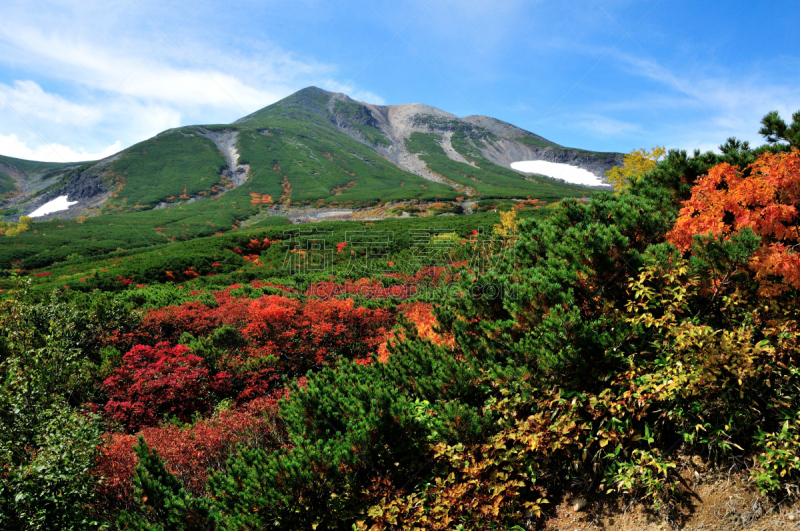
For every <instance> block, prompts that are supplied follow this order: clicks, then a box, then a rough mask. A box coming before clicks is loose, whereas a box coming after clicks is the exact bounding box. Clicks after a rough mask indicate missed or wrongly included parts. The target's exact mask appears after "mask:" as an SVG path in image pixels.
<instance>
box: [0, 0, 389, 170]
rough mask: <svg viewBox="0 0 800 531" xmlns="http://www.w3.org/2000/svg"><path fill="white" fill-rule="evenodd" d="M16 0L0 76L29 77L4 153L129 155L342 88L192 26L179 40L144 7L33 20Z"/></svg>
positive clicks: (289, 56) (1, 33) (255, 46)
mask: <svg viewBox="0 0 800 531" xmlns="http://www.w3.org/2000/svg"><path fill="white" fill-rule="evenodd" d="M9 1H10V4H9V5H7V6H5V7H0V17H2V18H3V19H4V23H3V24H2V25H1V26H0V69H2V67H3V65H5V66H7V67H10V68H13V69H14V70H13V71H14V72H21V73H22V75H20V74H19V73H17V74H14V75H15V78H14V79H13V80H9V82H8V83H7V84H2V83H0V96H2V97H3V99H4V100H5V102H4V101H2V100H0V135H5V137H4V138H5V141H4V143H3V144H2V145H0V153H4V154H9V155H10V154H13V155H14V156H22V155H23V154H27V156H31V155H36V156H37V157H40V156H41V154H42V153H50V152H51V151H52V148H45V147H43V146H45V145H56V144H61V143H63V144H64V146H61V147H60V148H59V149H58V150H56V152H57V153H63V154H64V156H67V157H73V156H82V155H81V154H84V153H85V154H86V156H90V155H91V156H95V155H96V154H98V153H105V151H106V149H107V148H106V146H107V143H108V141H109V138H112V139H114V142H115V143H114V145H117V144H119V145H122V146H127V145H130V144H132V143H135V142H137V141H140V140H143V139H145V138H147V137H149V136H152V135H154V134H156V133H158V132H160V131H162V130H163V129H165V128H169V127H176V126H179V125H181V124H186V123H209V122H212V123H227V122H231V121H233V120H236V119H237V118H240V117H241V116H244V115H246V114H249V113H251V112H253V111H255V110H257V109H259V108H261V107H264V106H266V105H269V104H271V103H274V102H275V101H277V100H278V99H280V98H282V97H285V96H287V95H289V94H290V93H292V92H294V91H295V90H298V89H299V88H302V87H304V86H307V85H310V84H319V85H323V86H326V87H327V88H330V89H334V90H336V89H338V88H339V87H340V85H339V84H338V83H337V82H336V81H335V80H333V77H332V76H333V74H335V72H336V67H335V66H333V65H329V64H322V63H319V62H317V61H315V60H314V59H312V58H307V57H300V56H297V55H296V54H294V53H292V52H290V51H287V50H284V49H282V48H281V47H279V46H277V45H275V44H273V43H269V42H264V41H261V42H254V43H252V44H251V46H250V48H249V49H248V50H247V51H246V53H243V52H241V51H239V50H237V49H234V48H233V47H232V46H226V45H225V39H224V37H225V34H224V32H222V31H220V32H214V33H208V32H207V31H188V30H189V29H190V28H189V26H190V24H191V22H192V21H191V20H189V21H187V22H186V23H185V24H186V26H187V28H186V29H187V31H185V32H181V31H180V30H179V31H176V32H175V35H172V36H168V35H167V33H166V32H165V31H169V30H171V29H172V28H173V27H174V26H173V25H172V24H168V23H163V24H162V23H156V22H155V19H153V18H151V17H150V15H149V14H148V13H147V12H146V11H144V10H143V9H138V8H136V7H135V4H132V6H133V9H127V10H125V9H122V8H120V6H108V8H106V6H105V4H103V8H102V9H101V8H100V6H99V5H95V7H96V8H97V11H95V12H92V13H91V15H90V16H86V15H87V13H75V11H76V10H75V9H69V8H74V5H68V4H69V3H68V2H59V1H55V0H51V1H50V2H45V5H44V6H42V16H41V17H38V16H37V17H34V15H37V14H36V13H33V12H32V10H30V7H29V6H27V9H22V7H25V6H22V5H21V3H20V2H18V1H15V0H9ZM89 1H90V5H91V4H92V3H93V2H94V0H89ZM141 4H142V5H143V6H145V9H148V10H150V9H154V8H153V7H152V6H150V5H147V4H146V3H145V2H144V1H142V2H141ZM191 5H192V4H188V3H187V4H185V7H187V8H186V9H185V12H189V7H188V6H191ZM194 5H197V3H196V2H195V3H194ZM128 7H131V6H128ZM182 15H183V16H185V15H184V14H183V13H181V12H180V11H178V12H177V13H176V16H173V17H172V19H174V20H176V21H180V20H181V16H182ZM87 24H90V25H91V26H92V28H91V29H88V28H82V26H86V25H87ZM173 24H175V23H173ZM64 28H70V31H67V30H65V29H64ZM133 28H135V29H136V31H131V30H132V29H133ZM76 29H77V31H76ZM192 29H194V28H192ZM34 79H35V80H37V81H39V80H45V81H46V82H47V85H46V87H47V88H43V86H44V85H43V84H42V82H41V81H39V82H36V81H33V80H34ZM351 92H352V93H354V94H355V95H356V96H357V97H363V98H364V99H366V100H368V101H377V102H382V101H383V100H382V98H380V97H379V96H377V95H375V94H373V93H371V92H369V91H362V90H358V89H357V90H355V91H351ZM22 132H25V135H22ZM20 135H22V136H20ZM23 136H24V138H23ZM79 146H86V149H83V148H81V147H79ZM10 149H13V150H14V151H13V153H11V152H9V151H8V150H10Z"/></svg>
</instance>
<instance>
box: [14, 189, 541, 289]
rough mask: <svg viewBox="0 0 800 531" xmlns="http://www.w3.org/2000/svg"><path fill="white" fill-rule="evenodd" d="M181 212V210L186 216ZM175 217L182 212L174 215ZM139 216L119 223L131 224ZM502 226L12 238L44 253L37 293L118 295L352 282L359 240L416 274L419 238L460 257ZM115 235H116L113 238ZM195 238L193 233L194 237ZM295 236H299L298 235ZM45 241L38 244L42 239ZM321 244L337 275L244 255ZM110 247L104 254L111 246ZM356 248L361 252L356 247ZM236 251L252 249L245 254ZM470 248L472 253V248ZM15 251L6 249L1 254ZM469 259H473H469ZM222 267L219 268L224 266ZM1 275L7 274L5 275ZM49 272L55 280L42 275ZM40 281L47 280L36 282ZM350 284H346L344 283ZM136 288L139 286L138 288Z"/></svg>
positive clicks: (34, 265) (85, 230)
mask: <svg viewBox="0 0 800 531" xmlns="http://www.w3.org/2000/svg"><path fill="white" fill-rule="evenodd" d="M190 206H191V205H190ZM179 212H180V211H179ZM549 214H550V212H549V211H547V210H545V209H538V210H522V211H520V212H519V216H520V218H526V217H539V218H541V217H545V216H547V215H549ZM173 215H174V213H173ZM136 216H137V215H126V216H117V217H119V218H131V217H136ZM181 221H187V218H183V219H182V220H181V219H175V222H176V223H175V224H174V225H175V226H172V227H171V228H170V229H169V230H177V229H179V228H182V227H183V224H182V223H181ZM498 222H499V214H497V213H493V212H489V213H481V214H474V215H471V216H436V217H425V218H411V219H386V220H382V221H374V222H361V221H326V222H318V223H312V224H307V225H302V226H298V225H291V224H289V222H288V220H287V219H286V218H282V217H270V218H267V219H265V220H262V221H261V222H259V224H258V225H254V226H250V227H248V228H246V229H234V230H229V231H228V232H226V233H224V234H210V235H202V233H201V232H199V231H197V232H196V233H197V234H198V235H197V236H196V237H194V238H193V239H176V240H172V238H171V237H166V238H165V237H163V236H161V235H160V233H158V232H155V231H153V232H148V231H147V227H146V226H139V227H138V228H137V227H136V226H135V225H134V227H133V228H132V230H130V231H129V232H130V233H132V234H133V235H134V236H132V237H131V238H128V239H124V238H123V236H122V234H119V233H116V234H114V235H109V237H108V238H107V239H106V240H101V239H100V238H99V237H100V236H101V234H100V232H101V231H102V227H101V226H99V225H93V224H92V220H88V221H87V222H86V223H84V224H83V225H81V224H77V223H75V222H69V221H65V222H60V223H62V225H63V227H62V228H61V229H59V230H60V231H61V239H59V237H58V236H56V235H55V234H56V232H55V231H54V232H53V234H49V235H47V236H43V234H42V232H43V228H44V227H45V226H49V225H52V224H54V223H57V222H44V223H41V224H40V223H37V224H36V225H35V227H36V229H37V231H38V234H37V235H34V234H33V233H32V232H31V233H25V234H26V236H25V239H22V236H21V237H20V239H17V238H14V239H13V240H12V239H9V240H12V241H15V242H26V247H27V248H36V247H38V248H39V251H40V253H39V254H38V255H35V256H29V257H28V258H26V259H23V260H22V264H20V265H19V266H18V267H21V268H22V269H23V270H25V271H26V272H27V273H26V274H27V276H28V277H29V278H30V279H31V280H32V282H33V286H32V289H33V291H37V292H43V291H49V290H52V289H54V288H63V286H65V285H66V286H68V287H69V289H73V290H79V291H88V290H92V289H95V288H99V289H104V290H111V291H118V290H122V289H125V288H126V286H125V284H124V283H121V282H120V280H119V279H120V278H124V279H131V281H132V283H133V284H139V283H141V284H163V283H167V282H169V281H170V278H169V277H168V276H167V274H166V272H167V271H170V272H171V273H173V276H174V277H175V280H176V281H178V282H187V283H188V286H189V287H190V286H207V285H219V286H227V285H229V284H232V283H236V282H248V281H249V280H252V279H253V278H266V277H270V278H278V279H281V282H282V283H285V284H286V283H288V284H291V285H305V284H307V283H308V282H312V281H318V280H322V279H327V278H329V277H331V276H332V275H333V276H338V275H344V277H348V278H349V276H352V274H353V271H352V270H351V268H352V266H353V264H352V263H351V260H352V258H351V255H350V253H349V252H347V253H337V252H336V244H338V243H341V242H347V241H351V242H352V241H353V239H354V238H355V239H357V238H358V236H359V235H360V234H376V233H377V234H383V235H387V234H388V235H390V237H389V244H388V245H387V246H386V249H385V252H386V260H387V261H392V262H393V263H394V264H395V266H394V269H393V270H396V271H404V270H408V271H410V270H411V269H412V267H413V263H414V261H415V260H416V258H415V255H414V251H413V250H412V245H413V244H414V243H415V242H416V241H417V240H416V239H415V231H422V232H429V233H430V235H431V239H435V235H437V234H450V235H455V237H452V236H451V239H453V238H454V239H453V245H452V246H451V247H452V248H453V249H454V250H455V251H459V250H461V251H463V252H466V251H465V250H462V249H461V247H460V246H459V245H458V244H459V241H460V240H462V239H468V238H469V237H470V235H471V233H472V231H473V230H481V229H482V230H484V231H487V232H491V230H492V227H493V226H494V225H495V224H497V223H498ZM112 232H116V231H113V230H112ZM187 234H188V233H187ZM292 234H294V236H292ZM34 237H36V238H41V240H39V241H38V243H37V241H36V240H35V238H34ZM72 237H77V238H75V239H74V240H73V241H77V240H78V239H81V240H84V239H85V240H88V241H89V242H91V244H90V245H88V246H82V245H80V244H78V245H70V243H69V240H68V239H65V238H72ZM298 237H300V238H313V239H314V240H315V242H317V243H318V244H319V245H322V248H323V249H326V250H327V251H328V254H329V259H330V260H329V263H330V268H329V269H328V270H326V271H324V272H313V271H312V272H302V273H300V274H298V273H297V272H293V271H290V270H289V269H287V268H286V267H285V259H286V252H287V250H288V247H286V246H285V245H284V244H283V243H277V244H274V245H273V246H272V247H270V248H269V249H268V250H266V251H262V252H260V256H259V263H258V264H257V265H256V264H253V263H251V262H248V261H246V260H245V259H244V258H243V256H242V255H243V254H248V253H251V252H253V251H249V250H247V249H248V248H247V245H248V244H249V242H250V241H251V240H252V239H258V240H263V239H265V238H268V239H270V240H283V241H285V242H287V243H288V242H290V241H291V240H292V238H295V239H296V238H298ZM58 243H61V247H57V248H54V249H52V252H49V251H48V250H47V249H45V248H46V246H48V245H56V244H58ZM117 244H124V245H127V247H124V248H119V249H117V248H113V246H114V245H117ZM106 245H107V247H104V246H106ZM350 247H351V249H354V248H356V247H357V245H354V244H352V243H351V246H350ZM236 249H241V250H244V252H243V253H238V252H236ZM464 249H466V248H464ZM4 252H7V249H6V248H5V247H3V248H2V249H0V255H1V254H2V253H4ZM461 258H462V259H468V258H469V256H464V257H461ZM214 264H217V265H216V266H215V265H214ZM187 270H194V271H195V272H197V273H198V274H200V275H201V277H200V278H197V279H194V280H191V281H187V278H185V277H182V276H181V275H182V274H183V272H184V271H187ZM0 273H1V272H0ZM42 273H47V274H42ZM37 274H39V275H40V276H36V275H37ZM344 277H342V278H344ZM13 287H14V281H13V280H12V279H8V278H6V279H3V278H2V274H0V298H2V297H3V293H4V292H5V293H6V294H7V293H8V290H9V289H13ZM133 288H135V286H131V289H133Z"/></svg>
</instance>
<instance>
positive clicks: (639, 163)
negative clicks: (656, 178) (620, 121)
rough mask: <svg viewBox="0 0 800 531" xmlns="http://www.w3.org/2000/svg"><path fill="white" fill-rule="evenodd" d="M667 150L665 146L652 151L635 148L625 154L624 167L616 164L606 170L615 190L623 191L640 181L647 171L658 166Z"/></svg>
mask: <svg viewBox="0 0 800 531" xmlns="http://www.w3.org/2000/svg"><path fill="white" fill-rule="evenodd" d="M666 152H667V150H666V149H664V148H663V147H659V146H656V147H654V148H653V149H651V150H650V151H647V150H645V149H634V150H633V151H631V152H630V153H629V154H627V155H625V162H624V165H623V166H622V167H620V166H614V167H613V168H611V169H610V170H608V171H607V172H606V175H607V176H608V180H609V181H611V184H612V185H614V190H615V191H617V192H621V191H622V190H624V189H626V188H627V187H628V186H630V184H631V183H633V182H636V181H638V180H639V179H640V178H641V177H642V176H643V175H644V174H645V173H647V172H649V171H651V170H652V169H654V168H655V167H656V162H658V159H659V158H661V157H662V156H663V155H664V154H665V153H666Z"/></svg>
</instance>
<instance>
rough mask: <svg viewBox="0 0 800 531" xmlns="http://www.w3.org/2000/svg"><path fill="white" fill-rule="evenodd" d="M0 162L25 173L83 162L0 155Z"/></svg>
mask: <svg viewBox="0 0 800 531" xmlns="http://www.w3.org/2000/svg"><path fill="white" fill-rule="evenodd" d="M0 164H6V165H8V166H12V167H14V168H17V169H19V170H22V171H24V172H25V173H45V172H50V171H54V170H64V169H66V168H70V167H75V166H80V165H81V164H84V163H83V162H39V161H35V160H24V159H15V158H14V157H6V156H3V155H0Z"/></svg>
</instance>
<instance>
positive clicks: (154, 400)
mask: <svg viewBox="0 0 800 531" xmlns="http://www.w3.org/2000/svg"><path fill="white" fill-rule="evenodd" d="M226 377H227V375H226V374H224V373H220V374H217V375H216V377H215V378H213V379H212V378H211V377H210V375H209V373H208V369H206V368H205V367H204V363H203V358H200V357H198V356H195V355H194V354H192V353H191V352H189V349H188V348H186V347H185V346H183V345H177V346H175V347H171V346H170V345H169V343H159V344H157V345H156V346H155V347H148V346H145V345H138V346H136V347H135V348H133V349H132V350H131V351H130V352H128V353H127V354H125V357H124V358H123V362H122V367H120V368H119V369H117V370H115V371H114V373H113V374H112V375H111V376H110V377H109V378H108V379H106V381H105V382H103V389H104V390H105V391H106V393H108V396H109V401H108V403H107V404H106V406H105V411H106V414H108V415H109V417H110V418H112V419H113V420H115V421H117V422H120V423H122V424H123V425H125V426H127V427H129V428H130V429H136V428H141V427H144V426H151V425H153V424H156V423H157V422H158V421H159V420H160V419H161V418H162V417H163V416H164V415H173V416H175V417H178V418H179V419H181V420H184V421H186V420H189V418H190V417H191V415H192V414H193V413H195V412H198V411H205V410H206V409H207V408H208V405H209V403H210V399H211V395H212V394H213V392H214V390H215V389H221V390H222V389H224V388H225V387H226V385H227V384H226V379H227V378H226Z"/></svg>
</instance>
